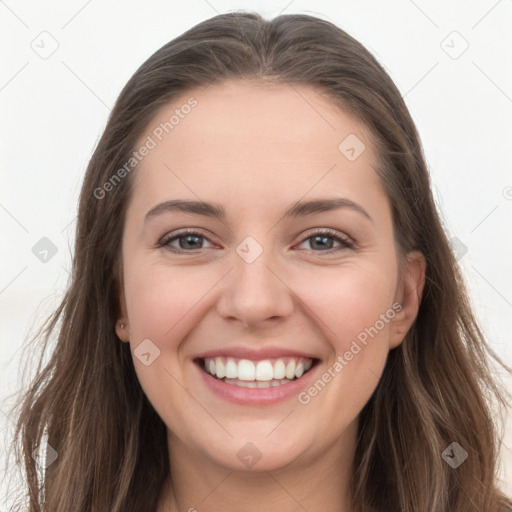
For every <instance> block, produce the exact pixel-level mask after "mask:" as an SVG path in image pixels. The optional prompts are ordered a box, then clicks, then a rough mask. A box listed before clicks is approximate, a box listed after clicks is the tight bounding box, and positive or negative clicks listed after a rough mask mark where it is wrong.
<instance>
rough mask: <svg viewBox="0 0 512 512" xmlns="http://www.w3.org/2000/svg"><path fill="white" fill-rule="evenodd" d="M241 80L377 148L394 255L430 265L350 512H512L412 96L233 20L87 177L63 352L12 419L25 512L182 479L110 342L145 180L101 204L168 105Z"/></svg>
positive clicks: (307, 31) (139, 111) (379, 405)
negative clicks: (335, 122)
mask: <svg viewBox="0 0 512 512" xmlns="http://www.w3.org/2000/svg"><path fill="white" fill-rule="evenodd" d="M233 78H235V79H244V78H248V79H260V80H267V81H271V82H273V83H283V84H290V85H293V84H306V85H309V86H311V87H315V88H317V89H318V90H321V91H322V92H323V93H325V94H327V95H328V96H329V97H330V98H331V99H332V101H334V102H337V103H338V104H339V105H340V106H342V107H343V108H344V109H348V111H349V112H350V113H352V114H353V115H354V116H356V117H357V118H358V119H359V120H361V121H362V122H364V123H365V124H366V125H367V126H368V127H369V128H370V131H371V133H372V135H373V137H374V139H375V150H376V152H377V155H378V157H379V161H380V167H379V169H378V172H379V175H380V177H381V179H382V182H383V184H384V186H385V190H386V192H387V194H388V196H389V198H390V201H391V204H392V215H393V223H394V234H395V238H396V242H397V247H398V249H399V252H400V253H401V254H405V253H407V252H409V251H412V250H419V251H421V252H422V253H423V254H424V256H425V258H426V261H427V275H426V284H425V290H424V295H423V300H422V303H421V306H420V309H419V312H418V316H417V319H416V321H415V323H414V325H413V326H412V328H411V330H410V331H409V332H408V334H407V336H406V338H405V340H404V341H403V343H402V344H401V345H399V346H398V347H397V348H396V349H394V350H392V351H391V352H390V354H389V357H388V360H387V363H386V367H385V370H384V374H383V376H382V379H381V381H380V383H379V384H378V387H377V389H376V391H375V393H374V394H373V396H372V397H371V399H370V400H369V402H368V403H367V404H366V406H365V407H364V409H363V410H362V412H361V414H360V421H359V436H358V440H357V447H356V457H355V461H354V467H353V475H352V479H351V489H352V491H353V496H354V509H355V510H358V511H359V510H360V511H361V512H365V511H374V512H380V511H382V512H398V511H402V512H433V511H436V512H448V511H457V512H462V511H464V512H471V511H474V512H477V511H478V512H482V511H486V512H498V511H501V510H506V509H507V507H512V502H511V501H510V500H509V499H507V498H506V497H505V496H504V495H503V494H502V493H501V492H500V491H499V489H498V485H497V476H496V473H497V460H498V452H499V435H498V430H497V427H496V424H495V422H494V420H493V410H492V408H491V404H499V405H501V406H503V405H504V404H505V401H504V398H503V395H502V391H501V389H500V388H499V386H498V385H497V383H496V381H495V380H494V378H493V377H492V367H491V359H490V357H492V358H493V359H495V360H496V361H497V362H500V361H499V358H498V357H497V356H496V355H495V354H494V353H493V352H492V350H491V349H490V348H489V346H488V345H487V342H486V340H485V339H484V336H483V334H482V332H481V330H480V329H479V327H478V325H477V322H476V320H475V317H474V315H473V313H472V311H471V307H470V301H469V299H468V295H467V292H466V289H465V285H464V282H463V279H462V276H461V272H460V269H459V267H458V264H457V262H456V259H455V257H454V255H453V254H452V251H451V248H450V245H449V241H448V239H447V236H446V234H445V232H444V230H443V227H442V224H441V222H440V219H439V216H438V213H437V210H436V207H435V203H434V200H433V197H432V193H431V188H430V181H429V175H428V171H427V168H426V164H425V159H424V156H423V153H422V148H421V144H420V140H419V137H418V133H417V131H416V128H415V125H414V123H413V121H412V119H411V116H410V114H409V112H408V110H407V108H406V106H405V103H404V101H403V99H402V97H401V95H400V93H399V91H398V90H397V88H396V87H395V85H394V84H393V82H392V81H391V79H390V78H389V76H388V75H387V74H386V72H385V71H384V69H383V68H382V67H381V65H379V63H378V62H377V61H376V59H375V58H374V57H373V56H372V55H371V54H370V53H369V52H368V51H367V50H366V49H365V48H364V47H363V46H362V45H361V44H360V43H358V42H357V41H355V40H354V39H353V38H352V37H350V36H349V35H348V34H347V33H345V32H344V31H343V30H341V29H339V28H338V27H336V26H334V25H333V24H331V23H329V22H327V21H324V20H321V19H318V18H315V17H312V16H306V15H284V16H279V17H277V18H275V19H273V20H265V19H263V18H262V17H261V16H260V15H257V14H252V13H229V14H223V15H219V16H216V17H214V18H211V19H209V20H206V21H204V22H202V23H200V24H198V25H197V26H195V27H193V28H192V29H190V30H189V31H187V32H186V33H184V34H183V35H181V36H180V37H178V38H176V39H174V40H172V41H171V42H169V43H168V44H166V45H165V46H163V47H162V48H161V49H160V50H158V51H157V52H156V53H155V54H153V55H152V56H151V57H150V58H149V59H148V60H147V61H146V62H145V63H144V64H143V65H142V66H141V67H140V68H139V69H138V70H137V71H136V73H135V74H134V75H133V76H132V77H131V79H130V80H129V81H128V83H127V84H126V86H125V87H124V89H123V90H122V92H121V94H120V96H119V98H118V100H117V102H116V104H115V106H114V108H113V110H112V113H111V115H110V118H109V120H108V124H107V126H106V128H105V131H104V133H103V135H102V137H101V139H100V141H99V143H98V145H97V148H96V150H95V151H94V154H93V156H92V158H91V160H90V163H89V166H88V168H87V172H86V175H85V179H84V183H83V187H82V191H81V195H80V202H79V213H78V224H77V231H76V242H75V250H74V259H73V267H72V274H71V282H70V285H69V288H68V291H67V293H66V294H65V297H64V299H63V301H62V303H61V305H60V307H59V308H58V309H57V311H56V312H55V313H54V314H53V316H52V317H51V318H50V319H49V321H48V323H47V324H46V325H45V327H44V328H43V329H42V331H41V333H40V336H39V337H38V338H37V339H40V340H41V343H42V347H43V348H42V350H43V353H44V352H45V351H46V350H47V348H48V346H49V345H48V344H49V343H50V341H51V340H52V339H55V346H54V347H52V349H51V354H50V356H49V358H48V361H47V362H46V364H44V365H40V366H39V368H38V371H37V373H36V376H35V377H34V378H33V380H32V381H31V383H30V386H29V388H28V390H27V391H26V392H25V393H24V394H23V395H22V396H21V398H20V400H19V404H18V406H17V408H16V409H15V413H16V415H17V418H18V422H17V429H16V437H15V442H14V443H13V446H14V453H15V454H16V458H17V462H18V463H19V464H20V467H22V468H23V471H24V481H25V482H26V494H27V496H28V499H29V502H30V506H29V510H30V511H31V512H35V511H43V510H44V511H51V512H69V511H73V512H93V511H94V512H105V511H109V512H131V511H132V512H141V511H142V510H145V511H153V510H155V508H156V504H157V499H158V496H159V494H160V491H161V488H162V484H163V482H164V480H165V479H166V477H167V476H168V474H169V463H168V455H167V441H166V427H165V424H164V423H163V421H162V420H161V419H160V417H159V416H158V415H157V414H156V412H155V411H154V409H153V408H152V406H151V404H150V403H149V402H148V400H147V398H146V397H145V395H144V393H143V391H142V389H141V387H140V385H139V382H138V380H137V377H136V374H135V370H134V366H133V363H132V358H131V354H130V347H129V344H127V343H121V342H120V341H119V339H118V338H117V336H116V333H115V329H114V326H115V322H116V320H117V315H118V289H119V288H118V286H119V259H120V247H121V239H122V231H123V225H124V217H125V211H126V207H127V203H128V200H129V198H130V194H131V183H132V181H133V180H132V175H133V173H132V174H129V175H127V176H126V177H125V178H124V179H123V180H120V181H119V183H117V182H116V184H115V186H112V187H110V189H109V191H108V193H107V194H105V197H99V196H101V195H102V194H99V193H98V189H101V188H102V187H104V184H105V183H107V182H108V181H109V179H111V177H112V176H113V175H115V174H116V173H117V172H118V170H119V169H120V168H121V167H122V166H123V165H124V164H125V163H126V162H127V161H129V159H130V157H131V155H132V152H133V151H134V149H135V147H134V146H135V143H136V141H137V140H138V138H139V137H140V136H141V134H142V133H143V132H144V130H145V129H146V127H147V126H148V123H149V121H150V120H151V119H152V117H153V116H154V115H155V113H156V111H157V110H158V109H159V108H160V107H161V106H162V105H163V104H166V103H168V102H170V101H173V100H174V99H175V98H177V97H178V96H182V95H183V94H185V93H186V92H187V91H191V90H193V89H194V88H196V87H203V86H207V85H209V84H213V83H220V82H222V81H223V80H226V79H233ZM41 357H42V356H41ZM500 363H501V362H500ZM501 364H503V363H501ZM506 368H507V369H508V370H509V371H510V368H508V367H506ZM43 435H45V436H47V440H48V443H49V445H50V446H51V448H52V449H54V450H55V451H56V452H57V454H58V458H57V460H56V461H55V462H54V463H53V464H51V465H50V466H49V467H47V469H46V471H45V472H44V476H42V475H41V474H40V473H41V472H40V471H38V467H37V464H36V461H35V460H34V458H33V457H32V454H33V452H34V450H35V449H36V448H37V447H38V445H39V444H40V443H41V440H42V438H43ZM452 442H456V443H458V444H459V445H460V446H461V447H462V448H463V449H464V450H465V451H466V452H467V453H468V458H467V460H465V461H464V462H463V463H462V464H461V465H460V466H459V467H458V468H456V469H454V468H452V467H450V465H449V464H447V463H446V462H445V460H444V459H443V457H442V453H443V451H444V450H445V449H446V448H447V447H448V446H449V445H450V444H451V443H452ZM509 509H510V508H509Z"/></svg>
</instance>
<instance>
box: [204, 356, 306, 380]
mask: <svg viewBox="0 0 512 512" xmlns="http://www.w3.org/2000/svg"><path fill="white" fill-rule="evenodd" d="M312 365H313V360H312V359H304V358H302V357H284V358H283V357H281V358H279V359H264V360H261V361H251V360H249V359H235V358H233V357H227V358H226V357H215V358H213V357H212V358H209V357H208V358H206V359H205V360H204V369H205V371H206V372H207V373H209V374H210V375H213V376H214V377H217V378H218V379H224V382H227V383H229V384H235V385H240V386H244V385H246V387H258V388H266V387H271V386H279V385H280V384H282V383H286V382H289V381H290V380H294V379H296V378H297V379H298V378H300V377H302V375H304V373H306V372H307V371H308V370H309V369H310V368H311V366H312ZM240 383H242V384H240Z"/></svg>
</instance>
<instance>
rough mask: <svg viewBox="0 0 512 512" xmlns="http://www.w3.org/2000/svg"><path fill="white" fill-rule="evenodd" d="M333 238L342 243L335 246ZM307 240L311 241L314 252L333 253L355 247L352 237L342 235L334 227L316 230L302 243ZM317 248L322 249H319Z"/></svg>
mask: <svg viewBox="0 0 512 512" xmlns="http://www.w3.org/2000/svg"><path fill="white" fill-rule="evenodd" d="M333 240H334V241H336V242H338V243H339V244H340V245H339V246H338V247H334V248H333ZM305 242H309V245H310V248H311V250H313V251H314V252H327V253H333V252H338V251H342V250H344V249H351V248H353V247H354V243H353V242H352V241H351V240H350V239H348V238H346V237H344V236H342V235H340V234H339V233H338V232H337V231H334V230H332V229H323V230H319V231H315V232H314V233H312V234H311V235H309V236H308V237H307V238H305V239H304V240H303V241H302V242H301V244H300V245H302V244H303V243H305ZM316 249H320V250H319V251H318V250H316Z"/></svg>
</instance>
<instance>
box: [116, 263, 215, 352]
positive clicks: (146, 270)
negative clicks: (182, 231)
mask: <svg viewBox="0 0 512 512" xmlns="http://www.w3.org/2000/svg"><path fill="white" fill-rule="evenodd" d="M126 276H127V278H126V280H125V294H126V302H127V313H128V318H129V321H130V335H131V336H135V337H137V338H139V339H144V338H151V339H153V338H154V339H155V340H158V342H161V343H163V342H164V340H165V344H166V345H169V342H170V341H172V340H179V339H180V338H179V333H180V332H181V331H183V328H184V327H185V325H186V324H187V323H188V322H187V318H188V317H189V316H190V315H191V313H192V311H193V308H194V306H195V305H197V304H198V303H199V302H200V301H201V298H202V297H204V296H205V294H206V293H207V292H208V290H210V289H211V288H212V287H213V286H214V284H215V282H216V281H217V280H218V278H217V276H216V275H212V273H211V272H210V273H205V272H201V271H199V270H198V269H197V268H193V267H191V268H185V267H179V266H176V267H174V268H169V267H167V268H166V267H165V266H160V265H155V266H153V267H148V266H147V265H146V266H145V267H143V266H142V265H141V266H140V267H138V268H137V267H136V265H134V266H133V267H132V268H131V269H130V268H127V269H126Z"/></svg>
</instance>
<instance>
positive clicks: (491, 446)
mask: <svg viewBox="0 0 512 512" xmlns="http://www.w3.org/2000/svg"><path fill="white" fill-rule="evenodd" d="M53 333H58V342H57V345H56V348H55V349H54V351H53V353H52V357H51V359H50V361H49V363H48V364H47V365H46V366H45V367H44V369H43V370H42V371H40V372H39V374H38V376H37V378H36V379H35V380H34V382H33V384H32V386H31V388H30V389H29V390H28V392H27V393H26V395H25V396H24V397H23V400H22V401H21V403H20V410H19V411H18V414H19V422H18V429H17V441H18V444H17V445H16V453H17V455H18V457H20V458H22V459H23V463H24V467H25V470H26V473H27V484H28V491H29V495H30V510H34V511H35V510H51V511H66V512H67V511H69V510H73V511H84V512H85V511H106V510H108V511H119V512H121V511H123V512H127V511H134V512H135V511H137V512H140V511H157V512H163V511H177V510H189V511H192V510H198V511H202V510H204V511H217V510H219V511H220V510H222V511H229V510H240V509H242V508H243V510H249V511H256V510H265V511H273V510H279V511H281V512H282V511H292V510H293V511H295V510H309V511H314V510H323V511H326V510H329V511H350V512H355V511H386V512H389V511H401V512H412V511H414V512H432V511H434V510H435V511H443V512H444V511H454V510H457V511H459V510H460V511H465V512H466V511H475V512H476V511H479V512H482V511H486V512H489V511H503V510H510V509H511V506H512V502H511V501H510V500H509V499H507V498H506V497H505V496H504V495H503V494H502V493H501V492H500V491H499V490H498V486H497V480H496V474H495V473H496V461H497V455H498V438H497V430H496V426H495V425H494V423H493V418H492V415H491V408H490V403H489V402H488V401H487V400H488V399H489V398H490V397H491V396H492V397H494V398H496V399H497V400H498V401H500V402H501V403H502V404H503V403H504V400H503V397H502V396H501V395H500V392H499V388H498V387H497V385H496V383H495V382H494V381H493V379H492V377H491V372H490V359H489V355H490V356H492V357H493V358H495V359H496V360H498V358H497V357H496V356H495V355H494V354H493V353H492V351H491V350H490V348H489V347H488V345H487V343H486V341H485V339H484V338H483V336H482V333H481V331H480V329H479V327H478V325H477V323H476V321H475V318H474V315H473V313H472V312H471V309H470V306H469V301H468V298H467V295H466V291H465V288H464V284H463V281H462V278H461V275H460V271H459V268H458V266H457V264H456V262H455V259H454V256H453V255H452V253H451V250H450V246H449V243H448V240H447V237H446V235H445V233H444V231H443V229H442V226H441V223H440V220H439V216H438V214H437V211H436V208H435V204H434V201H433V198H432V194H431V191H430V182H429V177H428V172H427V169H426V165H425V161H424V158H423V155H422V150H421V145H420V141H419V137H418V134H417V132H416V129H415V126H414V123H413V121H412V119H411V117H410V115H409V113H408V111H407V109H406V107H405V104H404V102H403V100H402V98H401V97H400V94H399V92H398V91H397V89H396V87H395V86H394V84H393V83H392V81H391V79H390V78H389V77H388V76H387V74H386V73H385V71H384V70H383V69H382V67H381V66H380V65H379V64H378V63H377V62H376V60H375V59H374V58H373V57H372V56H371V55H370V54H369V52H368V51H367V50H366V49H365V48H364V47H362V45H361V44H359V43H358V42H357V41H355V40H354V39H352V38H351V37H350V36H349V35H347V34H346V33H345V32H343V31H342V30H340V29H339V28H337V27H335V26H333V25H332V24H330V23H328V22H326V21H322V20H320V19H317V18H314V17H311V16H305V15H286V16H279V17H277V18H275V19H274V20H272V21H266V20H264V19H263V18H261V17H260V16H259V15H256V14H240V13H238V14H234V13H231V14H225V15H220V16H216V17H214V18H212V19H210V20H207V21H205V22H203V23H201V24H199V25H197V26H196V27H194V28H192V29H191V30H189V31H188V32H186V33H185V34H183V35H182V36H180V37H178V38H176V39H175V40H173V41H171V42H170V43H168V44H167V45H165V46H164V47H162V48H161V49H160V50H158V51H157V52H156V53H155V54H154V55H153V56H151V57H150V58H149V59H148V60H147V61H146V62H145V63H144V64H143V65H142V66H141V67H140V68H139V70H138V71H137V72H136V73H135V74H134V76H133V77H132V78H131V79H130V80H129V82H128V83H127V85H126V86H125V88H124V89H123V91H122V93H121V95H120V97H119V99H118V100H117V103H116V105H115V107H114V109H113V111H112V114H111V116H110V119H109V122H108V124H107V127H106V129H105V132H104V134H103V136H102V138H101V140H100V142H99V144H98V147H97V148H96V150H95V152H94V155H93V157H92V159H91V162H90V164H89V167H88V169H87V173H86V176H85V181H84V184H83V188H82V192H81V196H80V204H79V215H78V225H77V236H76V246H75V254H74V261H73V271H72V282H71V285H70V288H69V290H68V292H67V294H66V296H65V299H64V300H63V302H62V304H61V306H60V308H59V309H58V310H57V311H56V313H55V315H54V316H53V317H52V319H51V320H50V322H49V324H48V326H47V328H46V330H45V334H46V336H45V339H48V338H49V336H50V335H51V334H53ZM44 434H47V441H48V448H47V452H46V453H47V455H46V459H44V458H43V459H40V460H38V461H37V462H36V459H37V457H36V456H33V454H34V453H37V450H38V447H39V445H40V444H41V442H42V438H43V435H44ZM44 444H45V443H44V442H43V445H44ZM41 460H43V462H41ZM41 467H43V468H44V471H40V469H38V468H41ZM38 471H39V474H38ZM40 480H41V481H40Z"/></svg>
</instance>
